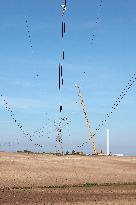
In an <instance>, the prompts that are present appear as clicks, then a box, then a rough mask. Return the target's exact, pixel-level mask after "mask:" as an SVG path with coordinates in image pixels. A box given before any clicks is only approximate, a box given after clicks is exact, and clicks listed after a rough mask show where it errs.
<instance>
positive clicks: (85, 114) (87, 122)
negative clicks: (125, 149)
mask: <svg viewBox="0 0 136 205" xmlns="http://www.w3.org/2000/svg"><path fill="white" fill-rule="evenodd" d="M75 87H76V88H77V94H78V96H79V98H80V103H81V106H82V108H83V113H84V117H85V120H86V124H87V127H88V132H89V136H90V141H91V144H92V148H93V154H95V155H97V154H98V153H97V150H96V145H95V142H94V134H93V133H92V130H91V125H90V123H89V120H88V117H87V110H86V107H85V103H84V101H83V97H82V95H81V91H80V87H79V86H78V85H76V84H75Z"/></svg>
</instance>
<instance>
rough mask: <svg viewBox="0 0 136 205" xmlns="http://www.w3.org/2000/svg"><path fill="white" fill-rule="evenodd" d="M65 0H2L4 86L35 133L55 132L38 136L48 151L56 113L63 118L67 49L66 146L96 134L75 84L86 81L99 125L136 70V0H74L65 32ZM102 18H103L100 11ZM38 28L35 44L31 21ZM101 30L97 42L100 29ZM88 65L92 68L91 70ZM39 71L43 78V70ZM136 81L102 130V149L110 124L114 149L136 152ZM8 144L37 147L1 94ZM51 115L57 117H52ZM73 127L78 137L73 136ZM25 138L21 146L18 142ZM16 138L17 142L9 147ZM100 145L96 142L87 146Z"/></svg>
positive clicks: (1, 137)
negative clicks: (61, 79)
mask: <svg viewBox="0 0 136 205" xmlns="http://www.w3.org/2000/svg"><path fill="white" fill-rule="evenodd" d="M61 2H62V3H63V0H62V1H61V0H56V1H55V0H46V1H45V0H39V1H34V0H33V1H32V0H29V1H27V0H21V1H18V0H12V1H9V0H2V1H1V2H0V25H1V26H0V48H1V49H0V50H1V51H0V89H1V93H2V94H3V95H4V96H5V99H6V100H7V101H8V103H9V105H11V107H12V109H13V111H14V113H15V115H16V118H17V119H18V120H19V121H20V122H21V123H22V124H23V126H24V128H25V129H26V130H27V131H28V132H30V133H33V131H35V130H36V129H38V128H41V127H43V126H45V124H48V125H46V128H45V129H44V132H47V130H48V129H50V132H51V134H50V139H48V137H47V134H45V135H44V136H43V137H40V138H39V137H38V136H36V135H35V137H34V141H35V142H37V143H42V144H44V146H45V148H44V149H45V151H52V150H54V145H55V131H54V127H53V120H54V119H56V118H57V119H58V118H59V93H58V64H59V61H60V59H61V53H62V49H64V51H65V61H64V63H63V72H64V86H63V89H62V91H61V95H62V104H63V114H62V116H66V117H68V118H70V119H71V123H70V125H69V127H68V128H65V129H64V130H63V141H64V147H65V150H67V149H68V150H72V149H75V148H76V146H77V145H80V144H82V143H83V142H84V141H86V140H88V138H89V137H88V132H87V128H86V124H85V121H84V118H83V113H82V108H81V106H80V103H77V104H76V101H78V102H79V99H78V97H77V93H76V90H75V87H74V84H75V83H78V84H79V85H80V87H81V91H82V94H83V97H84V101H85V104H86V107H87V110H88V116H89V119H90V120H91V123H92V128H93V129H94V128H96V127H97V126H98V124H99V123H100V121H101V120H103V119H105V114H106V113H108V112H110V111H111V110H112V108H111V107H112V106H113V104H114V102H115V101H116V99H117V98H118V96H119V95H120V93H121V92H122V90H123V89H124V87H125V85H126V83H127V82H128V81H129V79H130V78H131V76H132V75H133V73H134V72H135V71H136V57H135V53H136V39H135V37H136V12H135V10H136V2H135V1H134V0H130V1H127V0H125V1H124V0H114V1H111V0H103V3H102V8H100V7H99V6H98V5H99V4H100V1H98V0H86V1H83V0H67V11H66V13H65V15H64V21H65V22H66V35H65V36H64V39H63V41H62V39H61V22H62V17H61V8H60V4H61ZM97 17H99V20H98V23H97V24H96V23H95V22H96V18H97ZM26 19H27V20H28V25H29V27H30V34H31V40H32V45H33V49H31V47H30V43H29V39H28V33H27V28H26V23H25V21H26ZM93 34H95V37H94V40H93V41H92V40H91V39H92V35H93ZM84 72H85V74H84ZM37 74H38V77H37V76H36V75H37ZM135 89H136V85H135V83H134V84H133V86H132V88H131V89H130V91H129V92H128V94H127V96H126V97H125V98H124V99H123V100H122V101H121V103H120V104H119V106H118V108H117V109H116V110H115V112H114V113H113V115H112V116H111V117H110V118H109V120H108V122H107V123H106V124H105V125H104V126H103V127H102V128H101V130H100V131H99V132H97V135H96V144H97V146H98V149H101V148H102V149H103V150H104V151H105V150H106V146H105V145H106V137H105V135H106V128H107V127H108V128H109V129H110V150H111V151H112V152H113V153H124V154H127V155H135V154H136V126H135V122H136V109H135V102H136V92H135ZM0 105H1V107H0V130H1V132H0V141H1V144H2V143H3V144H4V143H5V145H2V146H1V147H0V149H1V150H16V149H21V148H22V149H32V150H39V151H43V149H40V148H39V149H37V148H35V146H34V145H33V144H31V143H30V142H29V141H27V140H26V141H25V139H24V137H23V135H22V134H21V132H20V130H19V129H18V127H17V126H16V124H15V123H14V122H13V120H12V119H11V117H10V116H9V114H8V112H7V111H6V110H5V108H4V106H3V104H2V102H1V101H0ZM48 119H49V120H48ZM68 129H69V132H70V136H69V135H68ZM17 140H19V145H18V144H17ZM7 142H12V144H13V146H12V147H9V146H7V144H6V143H7ZM82 150H83V151H86V152H87V153H90V152H92V150H91V146H90V144H88V145H87V146H86V147H84V148H82Z"/></svg>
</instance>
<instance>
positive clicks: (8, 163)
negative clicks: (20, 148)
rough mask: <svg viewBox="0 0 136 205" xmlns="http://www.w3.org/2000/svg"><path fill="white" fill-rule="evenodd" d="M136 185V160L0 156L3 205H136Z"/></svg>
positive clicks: (4, 154) (0, 193)
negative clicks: (80, 185) (82, 185)
mask: <svg viewBox="0 0 136 205" xmlns="http://www.w3.org/2000/svg"><path fill="white" fill-rule="evenodd" d="M135 182H136V157H89V156H87V157H85V156H83V157H81V156H53V155H42V154H41V155H40V154H19V153H0V205H7V204H9V205H13V204H19V205H22V204H24V205H25V204H26V205H32V204H38V205H44V204H46V205H51V204H52V205H54V204H55V205H59V204H62V205H63V204H68V205H69V204H77V205H83V204H85V205H90V204H100V205H101V204H105V205H106V204H109V205H110V204H111V205H117V204H118V205H129V204H132V205H133V204H135V205H136V183H135ZM86 183H90V184H89V185H88V186H89V187H87V185H86V186H84V187H79V184H86ZM93 183H97V184H98V185H96V186H94V185H93V186H91V184H93ZM104 183H109V185H101V184H104ZM113 183H117V184H116V185H114V184H113ZM124 183H128V185H126V184H124ZM132 183H133V185H131V184H132ZM64 184H65V185H68V187H65V186H64V187H63V188H62V185H64ZM75 184H77V187H72V185H75ZM121 184H122V185H121ZM48 186H52V188H48ZM53 186H54V188H53ZM56 186H60V188H57V187H56Z"/></svg>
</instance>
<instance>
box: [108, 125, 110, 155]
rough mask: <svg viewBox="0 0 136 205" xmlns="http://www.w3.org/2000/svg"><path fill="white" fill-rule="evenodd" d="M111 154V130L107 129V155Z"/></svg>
mask: <svg viewBox="0 0 136 205" xmlns="http://www.w3.org/2000/svg"><path fill="white" fill-rule="evenodd" d="M109 154H110V150H109V129H107V155H109Z"/></svg>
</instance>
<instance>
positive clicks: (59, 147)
mask: <svg viewBox="0 0 136 205" xmlns="http://www.w3.org/2000/svg"><path fill="white" fill-rule="evenodd" d="M60 7H61V16H62V22H61V38H62V39H63V38H64V35H65V33H66V22H65V21H64V15H65V12H66V11H67V0H64V2H63V3H62V4H61V5H60ZM97 7H98V11H99V12H98V13H99V14H98V15H97V16H96V19H95V24H97V25H98V24H99V23H100V22H101V15H100V9H101V8H102V7H103V0H98V1H97ZM25 23H26V31H27V37H28V42H29V45H30V48H31V49H32V51H33V44H32V39H31V29H30V25H29V21H28V18H27V20H26V21H25ZM90 36H91V41H92V42H93V41H94V40H95V37H96V34H95V33H94V32H92V33H91V35H90ZM62 42H63V41H62ZM61 56H62V57H61V60H60V62H59V69H58V79H59V80H58V87H59V98H60V100H59V113H60V117H59V120H58V119H57V120H54V121H53V126H54V128H55V132H56V139H55V141H56V144H55V146H54V148H55V149H56V152H58V153H60V152H63V151H64V147H63V129H64V128H65V127H66V128H67V129H69V128H68V126H69V124H70V122H71V120H70V119H69V118H68V117H62V111H63V106H62V103H61V89H62V86H63V85H64V78H63V64H64V60H65V52H64V50H62V55H61ZM83 74H84V75H86V72H85V71H84V72H83ZM36 76H37V77H38V76H39V75H38V74H37V75H36ZM135 80H136V73H134V74H133V75H132V77H131V78H130V80H129V81H128V82H127V84H126V85H125V86H124V88H123V90H122V91H121V93H120V95H119V96H118V97H117V99H116V101H115V102H114V104H113V105H112V106H111V110H110V111H109V112H108V113H106V114H105V118H104V119H103V120H101V121H100V123H99V124H98V126H97V127H96V128H95V129H94V134H93V136H95V135H96V132H97V131H99V130H100V129H101V128H102V127H103V125H104V124H105V123H106V122H107V120H108V118H110V117H111V116H112V114H113V112H114V111H115V110H116V109H117V108H118V106H119V104H120V103H121V101H122V100H123V99H124V97H125V96H126V95H127V92H128V91H129V90H130V88H131V87H132V85H133V84H134V82H135ZM0 97H1V101H2V102H3V105H4V108H5V110H6V111H7V112H8V113H9V115H10V117H11V120H12V121H14V123H15V124H16V126H17V127H18V129H19V130H20V131H21V133H22V134H23V136H24V137H25V138H27V139H28V140H29V141H30V142H32V143H33V144H34V145H35V146H37V147H40V148H43V147H44V146H43V145H41V144H39V143H34V139H35V137H36V136H37V137H38V138H41V137H44V136H47V138H48V139H50V137H51V133H52V126H51V125H50V126H49V127H48V128H47V126H48V125H49V121H48V123H47V124H46V125H44V126H43V127H42V128H39V129H38V128H37V129H36V130H35V131H34V132H33V133H32V134H30V133H29V132H26V131H25V129H24V126H23V125H22V124H21V123H20V121H19V120H18V119H17V118H16V116H15V114H14V112H13V109H12V108H11V106H10V105H9V103H8V101H7V100H6V99H5V98H4V96H3V94H1V95H0ZM76 103H78V102H77V101H76ZM69 136H70V133H69ZM89 140H90V139H89ZM7 144H10V146H11V143H7ZM86 144H88V141H85V142H83V143H82V144H81V145H78V146H77V148H81V147H84V146H85V145H86Z"/></svg>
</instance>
